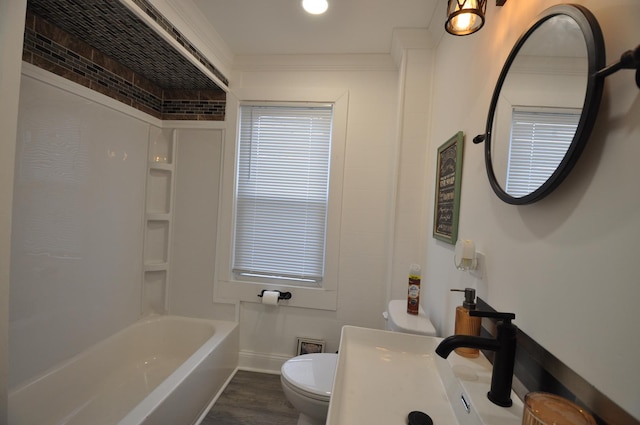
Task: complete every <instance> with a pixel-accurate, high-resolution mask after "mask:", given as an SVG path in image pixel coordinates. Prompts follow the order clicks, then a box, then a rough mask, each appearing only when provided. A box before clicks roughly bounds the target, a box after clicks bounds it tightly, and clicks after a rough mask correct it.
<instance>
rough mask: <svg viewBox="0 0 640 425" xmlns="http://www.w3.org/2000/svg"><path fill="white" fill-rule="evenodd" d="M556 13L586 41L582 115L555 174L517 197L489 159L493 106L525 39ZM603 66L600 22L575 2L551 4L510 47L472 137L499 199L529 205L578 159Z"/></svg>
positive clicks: (598, 94)
mask: <svg viewBox="0 0 640 425" xmlns="http://www.w3.org/2000/svg"><path fill="white" fill-rule="evenodd" d="M558 15H568V16H570V17H571V18H573V19H574V20H575V21H576V23H577V24H578V26H579V27H580V30H581V31H582V34H583V35H584V38H585V43H586V46H587V62H588V73H589V75H588V79H587V90H586V94H585V99H584V104H583V107H582V114H581V116H580V121H579V122H578V127H577V129H576V133H575V135H574V137H573V140H572V141H571V144H570V146H569V149H568V150H567V153H566V154H565V156H564V158H563V159H562V161H561V162H560V164H559V165H558V167H557V168H556V170H555V171H554V173H553V174H552V175H551V176H550V177H549V179H548V180H547V181H546V182H545V183H544V184H542V185H541V186H540V187H539V188H538V189H536V190H535V191H533V192H531V193H530V194H528V195H526V196H523V197H519V198H516V197H513V196H511V195H509V194H508V193H506V192H505V191H504V189H503V188H502V187H500V184H499V183H498V181H497V180H496V176H495V174H494V172H493V163H492V160H491V141H492V138H491V132H492V126H493V119H494V114H495V110H496V106H497V104H498V98H499V97H500V90H501V89H502V85H503V84H504V81H505V78H506V76H507V73H508V72H509V69H510V68H511V65H512V63H513V61H514V60H515V58H516V56H517V55H518V52H519V51H520V49H521V48H522V46H523V45H524V43H525V42H526V41H527V39H528V38H529V36H530V35H531V34H532V33H533V32H534V31H536V30H537V29H538V27H540V26H541V25H542V24H543V23H544V22H546V21H547V20H549V19H550V18H552V17H554V16H558ZM604 65H605V47H604V38H603V36H602V31H601V29H600V25H599V24H598V21H597V20H596V18H595V16H593V14H592V13H591V12H590V11H589V10H588V9H587V8H585V7H583V6H580V5H575V4H566V5H557V6H552V7H550V8H549V9H547V10H545V11H544V12H543V13H542V14H541V15H540V17H539V18H538V20H537V21H536V22H535V23H534V24H533V25H531V27H530V28H529V29H528V30H527V31H526V32H525V33H524V34H523V35H521V36H520V38H519V39H518V41H517V42H516V44H515V46H514V47H513V49H512V50H511V53H509V56H508V58H507V60H506V62H505V64H504V66H503V68H502V72H501V73H500V77H499V78H498V82H497V84H496V87H495V89H494V92H493V97H492V99H491V105H490V107H489V115H488V117H487V127H486V133H485V135H484V137H483V136H482V135H481V136H477V137H476V138H475V139H474V143H480V142H482V141H483V139H484V142H485V150H484V153H485V165H486V169H487V176H488V177H489V183H490V184H491V188H492V189H493V191H494V192H495V193H496V195H498V197H499V198H500V199H502V200H503V201H504V202H506V203H509V204H513V205H525V204H531V203H533V202H536V201H539V200H540V199H542V198H544V197H545V196H547V195H548V194H550V193H551V192H552V191H553V190H555V189H556V188H557V187H558V185H559V184H560V183H562V181H563V180H564V179H565V178H566V177H567V175H568V174H569V172H570V171H571V169H572V168H573V166H574V165H575V164H576V162H577V161H578V158H579V157H580V154H581V153H582V151H583V150H584V147H585V146H586V144H587V141H588V140H589V136H590V135H591V130H592V129H593V125H594V122H595V120H596V117H597V115H598V110H599V108H600V101H601V99H602V91H603V86H604V78H602V77H601V76H599V75H597V74H598V71H600V70H601V69H602V68H603V67H604Z"/></svg>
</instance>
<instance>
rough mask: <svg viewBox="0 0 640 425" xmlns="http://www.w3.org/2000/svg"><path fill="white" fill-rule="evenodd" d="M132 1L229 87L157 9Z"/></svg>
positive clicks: (214, 68) (146, 3) (139, 0)
mask: <svg viewBox="0 0 640 425" xmlns="http://www.w3.org/2000/svg"><path fill="white" fill-rule="evenodd" d="M132 1H133V2H134V3H135V4H137V5H138V6H139V7H140V9H142V10H144V12H145V13H146V14H147V15H148V16H149V17H150V18H151V19H153V20H154V21H155V22H156V23H157V24H158V25H160V26H161V27H162V28H163V29H164V30H165V31H166V32H167V34H169V35H170V36H171V37H173V38H174V39H175V40H176V41H177V42H178V43H180V45H182V47H184V48H185V49H187V50H188V51H189V52H190V53H191V54H192V55H193V56H194V57H195V58H196V59H197V60H198V61H199V62H200V63H201V64H203V65H204V66H205V67H206V68H207V69H208V70H209V71H211V72H212V73H213V75H215V76H216V77H218V78H219V79H220V81H222V82H223V83H224V85H225V86H227V87H228V86H229V80H228V79H227V78H226V77H225V76H224V75H222V73H221V72H220V71H218V69H217V68H216V67H215V66H213V65H212V64H211V62H209V61H208V60H207V59H206V58H205V56H204V55H203V54H202V53H200V51H199V50H198V49H196V47H195V46H194V45H193V44H191V42H190V41H189V40H187V38H186V37H185V36H184V35H183V34H182V33H181V32H180V31H179V30H178V29H177V28H176V27H174V26H173V25H172V24H171V22H169V20H168V19H167V18H165V17H164V15H162V13H160V12H159V11H158V9H156V8H155V7H153V5H151V3H149V2H148V1H146V0H132Z"/></svg>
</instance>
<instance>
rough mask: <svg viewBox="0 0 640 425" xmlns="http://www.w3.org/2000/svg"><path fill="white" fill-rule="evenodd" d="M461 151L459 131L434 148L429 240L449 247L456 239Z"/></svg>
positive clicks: (462, 144)
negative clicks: (433, 186)
mask: <svg viewBox="0 0 640 425" xmlns="http://www.w3.org/2000/svg"><path fill="white" fill-rule="evenodd" d="M463 148H464V134H463V133H462V131H459V132H457V133H456V134H455V135H454V136H453V137H452V138H450V139H449V140H447V141H446V142H445V143H443V144H442V145H441V146H440V147H439V148H438V164H437V166H436V195H435V204H434V207H433V237H434V238H436V239H439V240H441V241H444V242H447V243H450V244H452V245H453V244H455V243H456V241H457V240H458V217H459V214H460V186H461V185H462V150H463Z"/></svg>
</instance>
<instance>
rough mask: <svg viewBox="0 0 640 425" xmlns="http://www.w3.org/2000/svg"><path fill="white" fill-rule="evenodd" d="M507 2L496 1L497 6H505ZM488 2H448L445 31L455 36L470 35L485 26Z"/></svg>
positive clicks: (463, 0) (469, 0)
mask: <svg viewBox="0 0 640 425" xmlns="http://www.w3.org/2000/svg"><path fill="white" fill-rule="evenodd" d="M506 1H507V0H496V6H503V5H504V4H505V3H506ZM486 12H487V0H448V2H447V22H445V24H444V29H445V30H447V32H448V33H449V34H453V35H469V34H473V33H474V32H476V31H478V30H479V29H480V28H482V26H483V25H484V15H485V13H486Z"/></svg>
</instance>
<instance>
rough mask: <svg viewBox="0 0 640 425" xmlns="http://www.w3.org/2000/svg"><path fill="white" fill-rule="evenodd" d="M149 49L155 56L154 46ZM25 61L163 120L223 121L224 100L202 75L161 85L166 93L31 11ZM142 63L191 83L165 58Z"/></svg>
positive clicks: (128, 68)
mask: <svg viewBox="0 0 640 425" xmlns="http://www.w3.org/2000/svg"><path fill="white" fill-rule="evenodd" d="M122 7H124V6H122ZM139 22H140V23H141V24H143V23H142V22H141V21H139ZM143 25H144V24H143ZM147 47H148V49H147V50H148V51H153V50H154V49H153V47H154V46H153V45H148V46H147ZM149 56H153V54H151V53H150V54H149ZM23 60H24V61H26V62H29V63H32V64H34V65H36V66H38V67H40V68H43V69H46V70H48V71H50V72H53V73H55V74H57V75H60V76H62V77H64V78H67V79H69V80H71V81H74V82H76V83H78V84H81V85H83V86H85V87H88V88H90V89H92V90H95V91H98V92H100V93H102V94H104V95H106V96H109V97H111V98H113V99H116V100H118V101H120V102H122V103H124V104H126V105H129V106H132V107H134V108H136V109H139V110H141V111H143V112H145V113H148V114H149V115H152V116H154V117H156V118H159V119H162V120H210V121H223V120H224V115H225V105H226V94H225V92H224V91H223V90H222V89H220V88H218V87H217V86H216V85H215V84H214V83H213V82H212V81H211V80H208V79H207V77H205V76H204V74H201V75H200V76H198V77H197V78H198V79H199V80H200V82H199V83H195V82H191V83H186V84H185V83H182V84H170V83H163V84H164V85H165V87H163V86H162V85H161V84H159V83H158V82H157V81H151V79H149V78H147V77H145V76H144V75H142V74H141V72H137V71H134V70H132V69H131V68H130V67H127V66H125V65H123V64H122V63H121V62H120V61H118V60H115V59H114V58H113V57H112V56H109V55H106V54H105V53H103V52H102V51H101V50H99V49H97V48H95V47H93V46H91V45H89V44H88V43H86V42H85V41H83V40H81V39H79V38H78V37H76V36H74V35H71V34H69V33H68V32H66V31H65V30H63V29H61V28H59V27H58V26H56V25H54V24H52V23H51V22H49V21H48V20H45V19H44V18H42V17H41V16H39V15H37V14H35V13H33V10H31V9H29V10H28V12H27V19H26V25H25V36H24V49H23ZM138 60H139V61H140V62H152V65H151V68H154V67H155V68H162V70H161V71H160V72H162V73H164V74H165V76H169V77H172V78H173V79H174V80H177V81H182V82H184V81H189V78H186V77H187V76H186V75H185V74H184V72H183V68H178V69H176V68H175V67H172V65H174V64H173V63H172V62H171V61H169V60H167V59H166V58H164V60H162V61H156V62H155V63H153V58H148V57H139V58H138ZM183 60H185V59H184V58H183ZM194 68H195V67H194ZM171 74H173V75H171ZM203 77H204V79H207V80H208V81H204V80H203ZM154 80H158V81H164V80H163V79H162V78H154ZM166 86H169V88H166ZM176 87H177V88H176Z"/></svg>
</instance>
